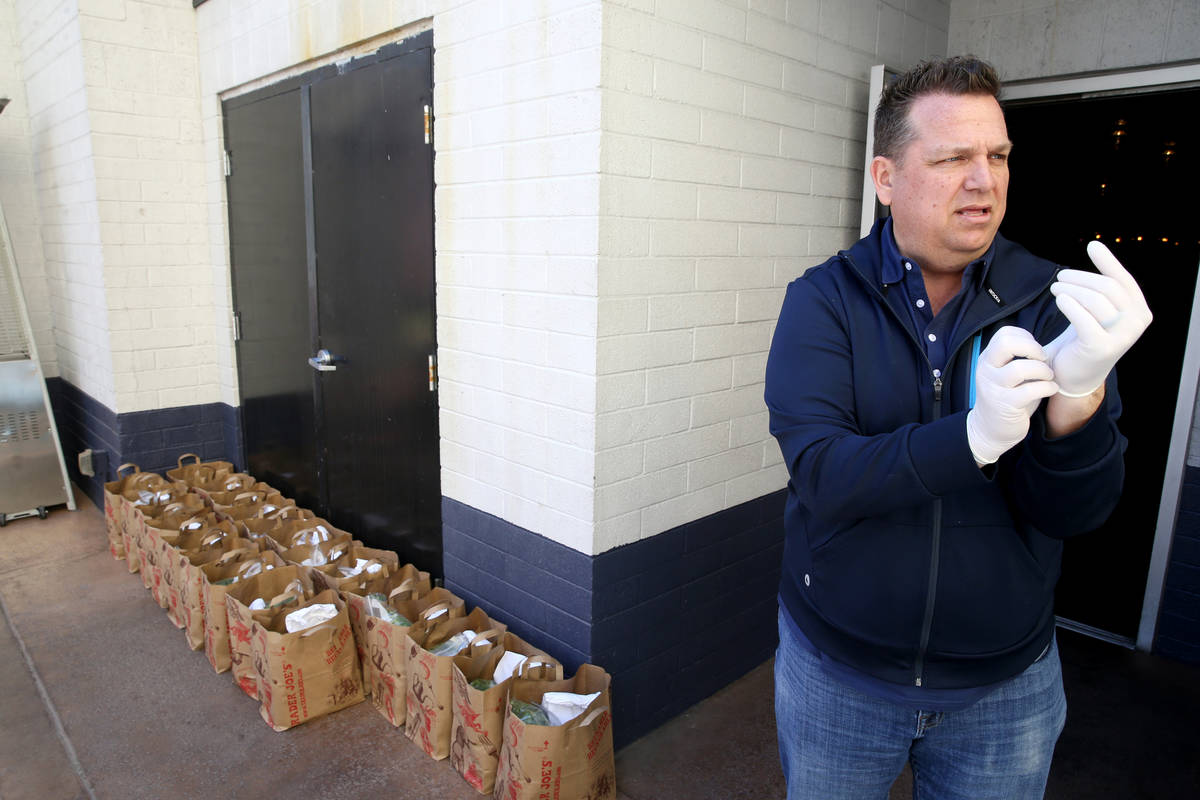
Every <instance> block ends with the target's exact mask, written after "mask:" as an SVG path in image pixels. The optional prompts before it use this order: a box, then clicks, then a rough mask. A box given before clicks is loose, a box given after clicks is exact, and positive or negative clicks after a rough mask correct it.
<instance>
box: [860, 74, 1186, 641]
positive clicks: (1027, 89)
mask: <svg viewBox="0 0 1200 800" xmlns="http://www.w3.org/2000/svg"><path fill="white" fill-rule="evenodd" d="M898 72H899V70H896V69H893V68H890V67H888V66H886V65H884V64H878V65H876V66H874V67H872V68H871V72H870V94H869V97H870V107H869V108H868V110H867V114H868V116H867V135H866V145H867V146H866V163H865V170H864V175H863V199H862V216H861V219H860V229H861V231H862V233H861V234H860V235H866V232H868V231H870V229H871V225H872V224H873V223H874V221H875V216H876V202H877V201H876V197H875V185H874V183H872V181H871V173H870V170H871V157H872V156H871V151H872V149H873V143H874V127H875V107H876V106H877V105H878V104H879V96H880V94H882V92H883V81H884V75H885V73H887V74H896V73H898ZM1195 86H1200V64H1183V65H1175V66H1164V67H1151V68H1146V69H1131V70H1122V71H1116V72H1108V73H1103V74H1098V75H1086V76H1080V77H1066V78H1064V77H1046V78H1025V79H1021V80H1014V81H1011V82H1007V83H1005V84H1004V89H1003V91H1002V94H1001V99H1002V100H1003V101H1010V100H1047V101H1051V100H1055V99H1063V100H1068V99H1069V100H1078V99H1084V98H1090V97H1104V96H1119V95H1122V94H1143V93H1152V92H1160V91H1169V90H1172V89H1182V88H1189V87H1195ZM1198 388H1200V272H1198V273H1197V278H1196V286H1195V287H1194V289H1193V297H1192V315H1191V319H1190V320H1189V323H1188V336H1187V343H1186V345H1185V346H1184V355H1183V367H1182V372H1181V374H1180V376H1179V394H1178V395H1177V397H1176V400H1175V419H1174V421H1173V423H1172V427H1171V441H1170V445H1169V448H1168V451H1167V463H1166V472H1165V473H1164V475H1163V487H1162V494H1161V495H1160V496H1159V503H1158V518H1157V520H1156V523H1155V528H1154V544H1153V547H1152V549H1151V551H1150V566H1149V569H1148V570H1147V574H1146V589H1145V592H1144V593H1143V596H1142V614H1141V620H1140V622H1139V624H1138V633H1137V639H1136V641H1135V642H1132V643H1130V642H1128V641H1126V640H1125V639H1124V638H1123V637H1116V636H1114V635H1112V634H1106V633H1104V632H1102V631H1095V630H1091V629H1090V628H1089V629H1086V630H1083V631H1082V632H1084V633H1089V634H1092V635H1096V636H1099V638H1104V639H1107V640H1109V641H1114V642H1116V643H1118V644H1123V645H1126V646H1129V645H1130V644H1132V645H1133V646H1135V647H1136V649H1138V650H1142V651H1144V652H1150V650H1151V649H1152V648H1153V646H1154V634H1155V631H1156V629H1157V628H1158V615H1159V609H1160V608H1161V606H1162V595H1163V588H1164V585H1165V583H1166V576H1167V567H1168V566H1169V564H1170V560H1171V545H1172V544H1173V541H1174V538H1175V521H1176V518H1177V517H1178V514H1179V499H1180V494H1181V493H1182V490H1183V477H1184V472H1185V471H1186V468H1187V451H1188V439H1189V437H1190V435H1191V430H1192V417H1193V415H1194V413H1195V404H1196V394H1197V389H1198ZM1066 627H1076V626H1073V625H1071V624H1070V623H1068V624H1067V625H1066ZM1078 627H1081V628H1088V626H1078Z"/></svg>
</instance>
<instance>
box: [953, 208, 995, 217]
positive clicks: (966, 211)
mask: <svg viewBox="0 0 1200 800" xmlns="http://www.w3.org/2000/svg"><path fill="white" fill-rule="evenodd" d="M955 213H956V214H958V215H959V216H961V217H967V218H968V219H983V218H986V217H987V216H988V215H989V214H991V213H992V207H991V206H966V207H965V208H960V209H959V210H958V211H956V212H955Z"/></svg>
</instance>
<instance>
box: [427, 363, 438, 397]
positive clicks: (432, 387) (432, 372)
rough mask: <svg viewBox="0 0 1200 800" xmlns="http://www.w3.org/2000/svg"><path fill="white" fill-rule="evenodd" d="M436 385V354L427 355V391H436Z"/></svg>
mask: <svg viewBox="0 0 1200 800" xmlns="http://www.w3.org/2000/svg"><path fill="white" fill-rule="evenodd" d="M437 387H438V374H437V356H435V355H430V356H429V391H431V392H436V391H437Z"/></svg>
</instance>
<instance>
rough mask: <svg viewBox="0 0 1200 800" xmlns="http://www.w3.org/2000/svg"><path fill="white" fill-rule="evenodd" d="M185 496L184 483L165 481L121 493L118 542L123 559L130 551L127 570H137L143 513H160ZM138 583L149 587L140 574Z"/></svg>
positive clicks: (144, 518)
mask: <svg viewBox="0 0 1200 800" xmlns="http://www.w3.org/2000/svg"><path fill="white" fill-rule="evenodd" d="M187 495H188V487H187V484H186V483H178V482H176V483H168V482H165V481H164V482H163V483H161V484H159V485H158V486H157V487H156V488H154V489H152V490H150V491H146V490H145V489H136V490H133V491H127V492H125V494H124V495H123V498H124V509H125V514H124V519H123V522H122V525H123V528H124V535H123V536H122V542H123V543H124V545H125V556H126V560H129V554H130V553H133V560H132V561H131V562H130V564H129V571H130V572H140V571H141V553H142V550H143V549H144V542H145V536H146V517H147V515H149V516H154V515H156V514H161V513H162V509H163V508H164V507H166V506H168V505H170V504H171V503H174V502H177V501H179V500H182V499H184V498H185V497H187ZM142 583H143V585H145V586H146V588H147V589H148V588H150V586H149V582H148V581H147V579H146V576H144V575H143V576H142Z"/></svg>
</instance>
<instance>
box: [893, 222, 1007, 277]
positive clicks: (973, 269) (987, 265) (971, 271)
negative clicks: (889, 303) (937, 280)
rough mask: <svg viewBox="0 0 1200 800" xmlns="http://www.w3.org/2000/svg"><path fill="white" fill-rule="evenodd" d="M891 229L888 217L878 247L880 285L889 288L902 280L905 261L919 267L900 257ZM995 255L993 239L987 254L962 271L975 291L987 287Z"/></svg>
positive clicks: (914, 261)
mask: <svg viewBox="0 0 1200 800" xmlns="http://www.w3.org/2000/svg"><path fill="white" fill-rule="evenodd" d="M892 227H893V226H892V218H891V217H888V218H886V219H885V220H884V221H883V230H882V231H881V232H880V240H881V241H880V245H881V246H882V248H883V251H882V257H883V262H882V263H881V264H880V283H881V284H882V285H883V286H891V285H893V284H896V283H900V282H901V281H903V280H904V263H905V261H908V262H910V263H912V264H913V266H915V267H917V268H920V266H921V265H920V264H919V263H917V261H916V260H915V259H912V258H907V259H906V258H905V257H904V256H903V255H901V253H900V247H899V246H898V245H897V244H896V234H895V232H894V231H893V230H892ZM995 255H996V240H995V239H993V240H992V243H991V245H989V246H988V249H987V252H986V253H984V254H983V255H982V256H980V257H979V258H977V259H975V260H974V261H972V262H971V263H970V264H967V266H966V268H965V269H964V274H966V275H969V276H971V278H972V279H973V280H974V282H975V289H976V290H977V291H983V290H984V287H985V286H986V285H987V279H988V272H990V271H991V267H992V260H993V258H994V257H995Z"/></svg>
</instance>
